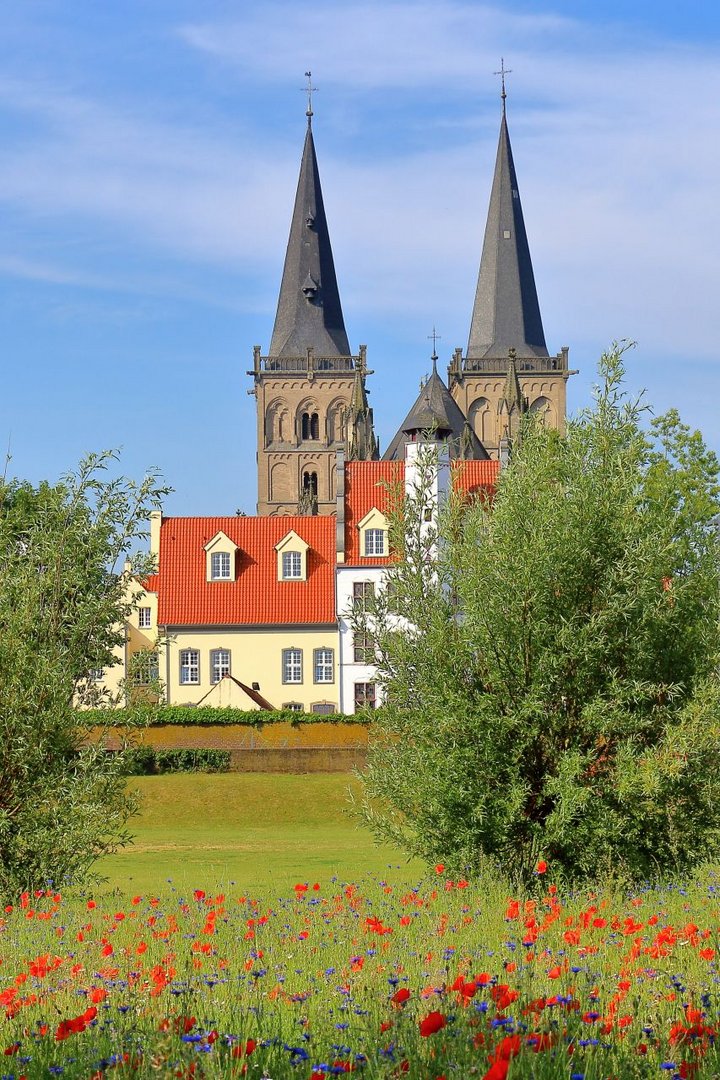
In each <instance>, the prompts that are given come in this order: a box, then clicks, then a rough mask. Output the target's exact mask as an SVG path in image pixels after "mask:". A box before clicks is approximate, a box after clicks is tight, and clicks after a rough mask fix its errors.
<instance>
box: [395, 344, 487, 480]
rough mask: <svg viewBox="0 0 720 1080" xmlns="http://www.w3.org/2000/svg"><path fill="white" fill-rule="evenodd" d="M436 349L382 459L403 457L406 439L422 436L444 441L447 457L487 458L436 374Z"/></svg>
mask: <svg viewBox="0 0 720 1080" xmlns="http://www.w3.org/2000/svg"><path fill="white" fill-rule="evenodd" d="M437 360H438V358H437V353H436V352H435V350H434V349H433V355H432V366H433V367H432V374H431V375H430V377H429V378H428V379H426V380H425V381H424V382H423V383H422V384H421V386H420V393H419V394H418V396H417V398H416V400H415V403H414V404H413V406H412V408H411V409H410V412H409V413H408V414H407V416H406V417H405V419H404V420H403V422H402V424H401V425H400V427H399V428H398V430H397V432H396V434H395V437H394V438H393V440H392V442H391V443H390V445H389V446H388V448H387V450H386V451H385V453H384V454H383V458H382V460H383V461H396V460H398V459H400V460H402V458H403V456H404V453H405V443H407V442H417V441H419V440H422V439H424V438H429V439H430V440H432V441H434V440H439V441H442V442H447V443H448V446H449V450H450V457H451V458H453V459H454V458H457V457H463V458H473V459H476V460H481V461H482V460H483V459H487V458H488V456H489V455H488V452H487V450H486V449H485V447H484V446H483V444H482V443H481V442H480V440H479V439H478V437H477V435H476V434H475V432H474V431H473V430H472V428H471V427H470V425H469V424H468V422H467V420H466V418H465V416H464V415H463V413H462V411H461V409H460V407H459V405H458V404H457V403H456V401H455V400H454V398H453V397H452V395H451V394H450V391H449V390H448V388H447V386H446V385H445V383H444V382H443V380H442V379H441V378H440V376H439V375H438V370H437Z"/></svg>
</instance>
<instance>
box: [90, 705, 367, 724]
mask: <svg viewBox="0 0 720 1080" xmlns="http://www.w3.org/2000/svg"><path fill="white" fill-rule="evenodd" d="M82 719H83V722H85V723H87V725H88V726H102V727H126V726H133V727H134V726H138V725H139V726H141V727H164V726H166V725H168V724H183V725H192V726H193V727H207V726H208V725H211V724H222V725H227V724H244V725H246V726H248V727H262V726H263V725H264V724H292V726H293V727H302V726H303V725H305V724H369V723H370V721H371V720H372V714H367V713H360V714H357V713H356V714H355V716H345V715H344V714H342V713H328V714H324V713H301V712H292V711H291V710H290V709H277V710H275V711H273V712H269V711H265V710H262V709H251V710H244V709H213V708H211V707H209V706H201V707H200V708H199V709H189V708H187V706H183V705H142V706H136V707H135V708H131V709H87V710H85V711H83V713H82Z"/></svg>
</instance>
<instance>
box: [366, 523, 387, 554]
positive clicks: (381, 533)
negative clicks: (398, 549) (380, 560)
mask: <svg viewBox="0 0 720 1080" xmlns="http://www.w3.org/2000/svg"><path fill="white" fill-rule="evenodd" d="M363 554H365V555H384V554H385V530H384V529H366V530H365V551H364V553H363Z"/></svg>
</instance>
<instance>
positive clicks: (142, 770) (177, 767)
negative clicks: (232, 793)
mask: <svg viewBox="0 0 720 1080" xmlns="http://www.w3.org/2000/svg"><path fill="white" fill-rule="evenodd" d="M229 768H230V751H229V750H207V749H204V750H198V749H191V748H188V747H183V748H181V749H176V750H161V749H158V748H156V747H154V746H133V747H132V748H131V749H129V750H127V752H126V754H125V773H126V774H127V775H128V776H152V775H155V774H157V773H176V772H207V773H217V772H227V771H228V769H229Z"/></svg>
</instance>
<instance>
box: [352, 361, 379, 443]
mask: <svg viewBox="0 0 720 1080" xmlns="http://www.w3.org/2000/svg"><path fill="white" fill-rule="evenodd" d="M345 432H346V436H345V444H346V450H347V459H348V461H376V460H377V458H378V444H377V439H376V438H375V432H374V430H373V411H372V409H371V408H370V405H369V404H368V399H367V391H366V389H365V372H364V370H363V369H362V368H360V367H356V368H355V378H354V379H353V390H352V396H351V398H350V405H349V406H348V409H347V413H346V420H345Z"/></svg>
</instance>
